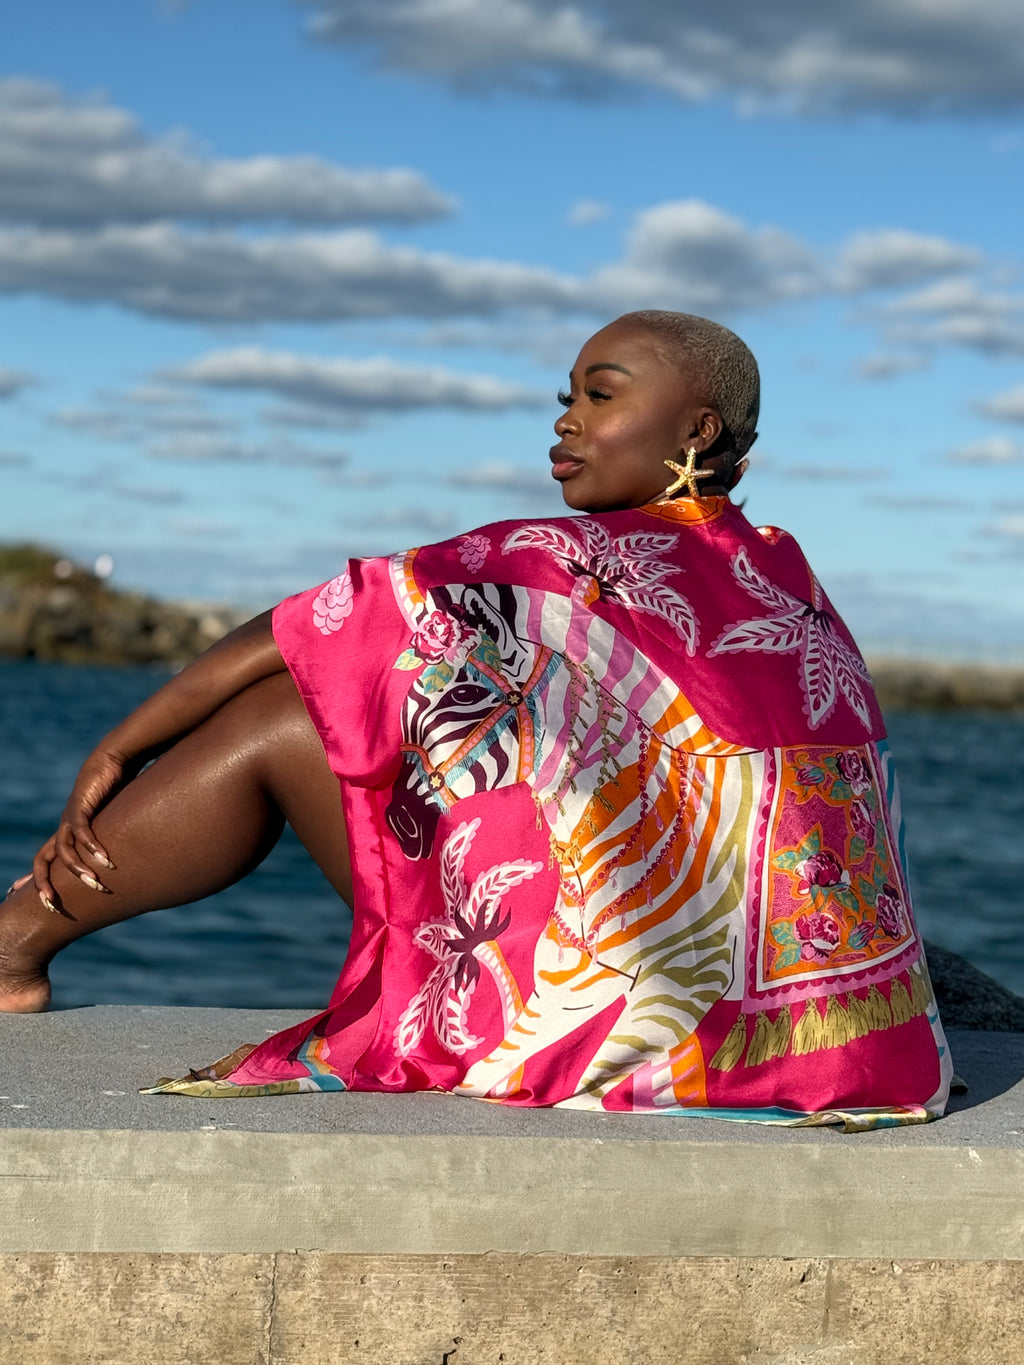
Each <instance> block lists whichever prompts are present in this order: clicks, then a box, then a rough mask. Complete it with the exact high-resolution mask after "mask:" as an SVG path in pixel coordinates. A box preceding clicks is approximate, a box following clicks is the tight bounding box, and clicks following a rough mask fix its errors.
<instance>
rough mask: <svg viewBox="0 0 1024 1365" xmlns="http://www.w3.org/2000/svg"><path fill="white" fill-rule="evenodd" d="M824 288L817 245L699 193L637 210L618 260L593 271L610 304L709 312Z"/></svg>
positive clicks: (595, 285)
mask: <svg viewBox="0 0 1024 1365" xmlns="http://www.w3.org/2000/svg"><path fill="white" fill-rule="evenodd" d="M827 288H828V283H827V275H826V271H825V268H824V266H823V265H822V263H821V261H820V260H819V259H818V258H817V256H816V255H815V253H814V251H813V250H812V249H811V247H809V246H808V245H806V244H805V243H803V242H800V241H799V240H797V239H796V238H795V237H792V236H790V235H789V234H788V233H785V232H783V231H782V230H781V229H780V228H776V227H771V226H768V227H760V228H751V227H748V226H747V225H746V224H745V223H743V222H741V221H740V220H739V219H738V218H734V217H733V216H732V215H731V214H728V213H725V212H723V211H722V210H721V209H719V208H716V207H715V206H714V205H712V204H708V203H705V202H704V201H703V200H700V199H684V200H678V201H676V202H672V203H666V204H658V205H656V206H655V207H653V208H650V209H645V210H644V211H643V212H641V213H639V214H637V216H636V219H635V220H634V223H633V227H632V230H631V232H630V234H629V239H628V242H627V246H626V253H625V256H624V258H623V260H622V261H621V262H619V263H616V264H614V265H609V266H605V267H603V268H602V269H600V270H598V271H596V272H595V274H594V277H593V279H592V281H591V284H590V289H591V291H592V293H593V294H594V296H595V297H596V298H597V299H598V300H601V301H603V302H604V303H605V304H606V306H607V307H608V308H609V309H612V310H614V309H630V308H644V307H663V308H664V307H668V308H680V309H684V310H686V311H690V312H696V311H700V310H702V309H706V310H708V311H710V312H715V311H720V312H721V311H730V310H733V309H738V308H756V307H763V306H764V305H766V304H770V303H776V302H779V301H781V300H784V299H795V298H805V297H807V296H808V295H811V294H814V293H819V292H823V291H824V290H826V289H827Z"/></svg>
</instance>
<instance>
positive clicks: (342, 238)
mask: <svg viewBox="0 0 1024 1365" xmlns="http://www.w3.org/2000/svg"><path fill="white" fill-rule="evenodd" d="M0 292H3V293H38V294H45V295H48V296H50V297H55V298H59V299H63V300H66V301H68V302H71V303H93V302H99V301H102V302H107V303H117V304H120V305H121V306H123V307H125V308H130V309H132V310H134V311H137V312H141V313H149V314H155V315H157V316H161V317H170V318H178V319H194V320H202V321H206V322H239V323H241V322H255V321H259V320H263V319H276V320H280V321H296V322H297V321H307V322H315V321H328V320H332V319H338V318H386V317H395V316H408V317H445V316H450V315H453V314H455V315H458V314H488V313H495V312H499V311H501V310H503V309H506V308H516V307H523V308H529V307H545V308H551V307H557V306H559V305H561V306H566V305H568V306H572V305H573V304H576V303H578V302H579V298H580V287H579V284H578V282H577V281H573V280H570V279H565V278H563V277H561V276H558V275H556V274H555V273H554V272H553V271H551V270H546V269H544V268H542V267H539V266H528V265H519V264H517V263H514V262H504V261H491V260H478V261H472V260H465V259H460V258H459V257H456V256H451V255H447V254H445V253H441V252H424V251H420V250H418V249H416V248H414V247H396V246H390V245H388V244H386V243H384V242H382V241H381V240H380V238H379V237H377V236H376V235H375V234H374V233H372V232H368V231H363V230H353V231H349V232H336V233H318V234H299V233H296V234H289V235H287V236H282V235H274V236H265V237H258V238H251V237H244V236H241V235H239V234H238V233H232V232H212V231H196V232H189V231H185V230H183V229H182V228H180V227H179V226H177V225H176V224H172V223H153V224H146V225H145V226H141V227H124V226H115V227H105V228H100V229H98V230H95V231H78V232H73V231H66V230H47V231H39V230H32V229H27V228H8V229H0Z"/></svg>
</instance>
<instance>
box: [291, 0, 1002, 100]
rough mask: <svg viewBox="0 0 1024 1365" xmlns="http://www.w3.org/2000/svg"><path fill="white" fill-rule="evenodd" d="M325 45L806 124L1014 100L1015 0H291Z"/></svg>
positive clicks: (425, 65) (408, 66)
mask: <svg viewBox="0 0 1024 1365" xmlns="http://www.w3.org/2000/svg"><path fill="white" fill-rule="evenodd" d="M298 3H299V4H300V5H302V6H303V7H304V8H305V9H306V10H307V11H311V12H312V15H313V18H312V22H311V30H312V32H313V33H314V35H315V36H316V37H317V38H318V39H319V40H320V41H321V42H324V43H334V44H339V45H342V44H355V45H358V46H360V47H369V48H370V49H371V50H372V51H373V52H374V53H375V54H376V55H377V57H378V59H379V60H380V61H381V62H382V64H384V65H386V66H389V67H392V68H398V69H404V70H411V71H415V72H417V73H419V74H422V75H426V76H429V77H433V78H435V79H438V80H442V81H445V82H447V83H449V84H451V85H453V86H456V87H458V88H463V89H469V90H478V91H490V90H492V89H493V88H494V87H495V86H499V85H505V86H509V87H512V88H514V89H521V90H528V91H534V92H538V93H545V94H548V93H550V94H556V95H565V96H581V95H582V96H586V97H589V98H594V97H601V96H603V95H606V94H608V93H610V92H611V91H612V90H615V89H616V88H617V89H619V90H621V89H622V88H623V87H627V88H628V87H632V88H636V89H648V90H657V91H662V92H664V93H666V94H668V95H670V96H673V97H675V98H678V99H681V100H684V101H697V100H705V99H710V98H715V97H718V98H724V99H728V100H732V101H735V102H737V103H738V104H740V106H741V107H749V106H750V105H751V104H752V103H753V104H755V105H764V104H768V105H774V106H781V107H783V108H787V109H791V110H795V111H798V112H804V113H820V112H830V111H835V110H840V109H875V110H885V111H889V112H894V113H900V114H914V113H934V112H956V111H963V112H989V111H991V112H995V111H1002V110H1009V109H1019V108H1020V107H1021V104H1022V102H1024V11H1022V9H1021V7H1020V6H1019V5H1018V4H1016V3H1015V2H1014V0H861V3H859V4H855V5H838V4H832V5H822V4H821V0H774V3H772V4H771V5H754V4H750V3H749V0H688V3H686V4H685V5H681V4H679V3H678V0H634V2H633V3H632V4H630V5H628V6H625V5H618V4H614V3H613V0H573V3H554V4H552V3H549V2H548V0H502V3H501V4H495V3H494V2H493V0H298Z"/></svg>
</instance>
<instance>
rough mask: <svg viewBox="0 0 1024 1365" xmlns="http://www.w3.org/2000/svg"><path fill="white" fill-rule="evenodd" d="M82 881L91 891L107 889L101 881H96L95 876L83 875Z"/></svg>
mask: <svg viewBox="0 0 1024 1365" xmlns="http://www.w3.org/2000/svg"><path fill="white" fill-rule="evenodd" d="M82 881H83V882H85V884H86V886H87V887H89V889H90V890H91V891H106V889H107V888H106V887H105V886H104V885H103V883H102V882H98V881H97V880H96V878H95V877H86V876H84V875H83V876H82Z"/></svg>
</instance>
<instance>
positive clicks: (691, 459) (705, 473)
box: [661, 446, 715, 498]
mask: <svg viewBox="0 0 1024 1365" xmlns="http://www.w3.org/2000/svg"><path fill="white" fill-rule="evenodd" d="M696 460H697V447H696V446H691V447H690V449H689V450H688V451H687V452H686V464H685V466H684V465H681V464H676V462H675V460H666V461H665V464H666V465H668V467H669V469H671V470H672V472H673V473H674V474H676V475H677V476H678V477H677V478H676V480H675V482H674V483H671V484H669V486H668V488H666V489H665V491H664V493H662V495H661V496H662V498H671V497H673V496H674V495H675V494H676V493H678V492H679V490H680V488H685V489H686V491H687V492H688V493H689V495H690V497H691V498H699V497H700V488H699V487H698V486H697V480H698V479H710V478H713V477H714V474H715V471H714V470H713V469H698V468H697V464H696Z"/></svg>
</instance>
